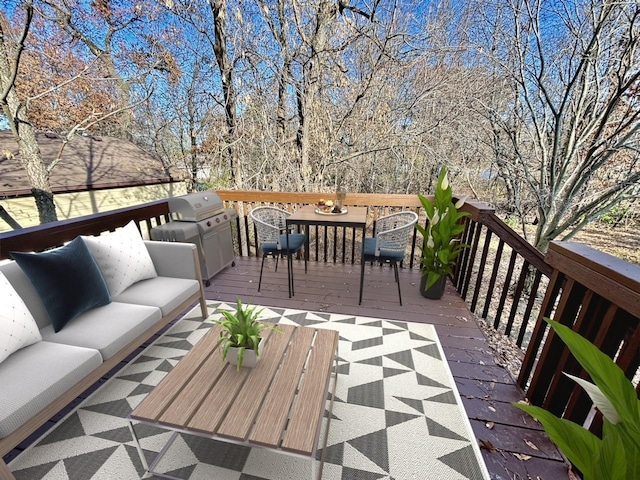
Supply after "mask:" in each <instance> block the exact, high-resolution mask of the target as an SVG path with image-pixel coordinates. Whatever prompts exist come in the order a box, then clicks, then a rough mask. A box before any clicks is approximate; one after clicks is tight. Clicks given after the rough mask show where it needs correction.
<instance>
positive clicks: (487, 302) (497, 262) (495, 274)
mask: <svg viewBox="0 0 640 480" xmlns="http://www.w3.org/2000/svg"><path fill="white" fill-rule="evenodd" d="M502 250H504V240H502V239H500V242H499V243H498V250H497V251H496V257H495V259H494V260H493V269H492V271H491V279H490V280H489V287H488V289H487V295H486V297H485V301H484V308H483V309H482V318H487V316H488V315H489V307H490V306H491V299H492V298H493V290H494V288H495V286H496V280H497V279H498V270H500V262H501V261H502Z"/></svg>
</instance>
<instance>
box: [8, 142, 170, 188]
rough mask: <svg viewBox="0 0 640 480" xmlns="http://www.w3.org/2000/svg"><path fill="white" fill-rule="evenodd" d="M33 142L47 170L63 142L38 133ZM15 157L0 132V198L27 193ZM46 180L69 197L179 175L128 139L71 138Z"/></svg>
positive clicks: (13, 145)
mask: <svg viewBox="0 0 640 480" xmlns="http://www.w3.org/2000/svg"><path fill="white" fill-rule="evenodd" d="M37 138H38V144H39V146H40V152H41V153H42V158H43V159H44V161H45V163H46V164H47V165H49V164H50V163H51V162H52V161H53V160H55V158H56V157H57V156H58V152H59V151H60V147H61V146H62V140H61V139H60V138H58V137H57V136H55V135H51V134H46V135H45V134H43V133H42V134H41V133H39V134H37ZM7 152H10V155H7ZM19 155H20V153H19V151H18V144H17V143H16V141H15V140H14V138H13V135H12V133H11V131H9V130H5V131H0V198H1V197H4V198H7V197H22V196H30V195H31V194H32V193H31V186H30V185H29V181H28V179H27V175H26V172H25V170H24V168H23V167H22V166H21V164H20V159H19ZM49 180H50V183H51V189H52V191H53V193H70V192H79V191H85V190H103V189H109V188H121V187H134V186H140V185H156V184H161V183H170V182H177V181H180V180H182V175H181V174H180V173H178V171H177V170H176V169H173V170H170V169H169V167H165V166H164V165H163V164H162V162H161V160H159V159H158V158H157V157H155V156H154V155H151V154H150V153H148V152H146V151H144V150H143V149H142V148H140V147H138V146H137V145H135V144H134V143H132V142H129V141H127V140H123V139H120V138H113V137H91V136H86V137H85V136H76V137H74V138H73V139H72V140H71V141H70V142H69V143H68V144H67V145H66V146H65V148H64V150H63V154H62V160H61V161H60V163H59V164H58V165H56V166H55V167H54V168H53V170H52V171H51V175H50V177H49Z"/></svg>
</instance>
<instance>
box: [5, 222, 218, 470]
mask: <svg viewBox="0 0 640 480" xmlns="http://www.w3.org/2000/svg"><path fill="white" fill-rule="evenodd" d="M130 225H131V226H132V227H131V226H127V227H125V228H124V229H122V230H123V231H125V230H126V229H127V228H129V233H131V228H134V229H135V228H136V227H135V225H134V224H130ZM117 232H118V231H116V232H114V234H116V233H117ZM114 234H111V238H115V239H116V242H115V243H116V244H117V245H116V246H115V250H116V252H115V255H114V252H113V247H114V246H113V245H112V244H109V243H108V241H109V235H106V237H107V241H103V240H101V239H103V237H104V236H101V237H89V238H88V239H87V238H86V237H82V239H81V238H80V237H78V238H77V239H76V240H74V241H73V242H71V243H70V244H69V245H71V244H76V245H75V246H80V245H78V243H83V244H84V246H82V248H83V250H82V252H84V251H85V250H86V247H93V248H89V249H88V250H89V252H90V253H91V254H92V255H93V257H94V259H95V260H96V264H97V265H98V266H99V267H100V270H101V271H102V273H103V274H104V280H105V283H106V284H107V286H108V287H109V291H110V293H111V295H110V298H108V301H106V302H105V301H99V302H98V305H101V306H95V307H92V308H89V309H87V310H86V311H84V312H82V313H79V314H77V315H76V316H73V313H72V318H71V319H68V320H67V323H66V324H64V325H63V326H61V327H60V325H57V324H56V322H57V321H58V320H59V319H57V318H56V317H57V312H56V311H54V310H52V308H53V307H51V305H49V303H48V302H50V301H51V299H47V298H45V300H44V303H43V298H44V297H43V295H45V294H46V292H44V291H43V290H42V285H39V284H38V281H39V280H38V281H36V283H35V285H34V278H33V272H31V271H30V267H29V265H28V262H27V263H26V264H25V263H24V258H25V257H28V258H26V260H27V261H31V260H32V259H34V258H35V259H36V260H37V258H36V257H37V256H38V254H14V255H13V256H14V258H16V259H17V260H18V261H11V262H8V263H5V264H2V265H0V282H4V283H0V297H1V296H2V295H4V299H3V301H4V304H5V305H6V304H7V302H18V303H20V305H22V306H23V307H25V306H26V309H28V312H26V313H25V315H27V316H29V317H31V316H32V317H33V318H30V319H31V322H32V323H33V321H34V320H35V324H37V327H36V326H35V325H34V326H33V330H34V332H33V334H34V335H35V337H37V338H35V339H34V343H31V344H29V345H27V346H24V347H22V348H20V347H18V350H17V351H14V352H12V353H10V354H8V356H6V358H4V360H2V358H1V356H2V351H0V454H1V455H5V454H6V453H8V452H10V451H11V450H12V449H13V448H15V447H16V446H17V445H19V444H20V442H22V441H23V440H24V439H25V438H27V437H28V436H29V435H30V434H32V433H33V432H34V431H36V430H37V429H38V428H39V427H40V426H41V425H43V424H44V423H45V422H47V421H48V420H49V419H50V418H51V417H52V416H53V415H55V414H56V413H57V412H59V411H60V410H61V409H62V408H64V407H65V406H66V405H67V404H69V403H70V402H71V401H73V400H74V399H75V398H76V397H77V396H78V395H79V394H81V393H82V392H83V391H84V390H86V389H87V388H88V387H90V386H91V385H92V384H94V383H95V382H96V381H97V380H99V379H100V378H101V377H102V376H104V375H105V374H106V373H107V372H109V371H110V370H111V369H112V368H113V367H114V366H116V365H117V364H118V363H120V362H121V361H122V360H123V359H125V358H126V357H128V356H129V355H130V354H131V353H132V352H134V351H135V350H136V349H137V348H138V347H139V346H140V345H141V344H143V343H144V342H145V341H146V340H148V339H149V338H150V337H152V336H153V334H155V333H156V332H158V331H159V330H160V329H162V327H164V326H165V325H166V324H167V323H169V322H170V321H171V320H173V319H175V318H176V317H177V316H178V315H179V314H180V313H181V312H183V311H184V310H185V309H186V308H187V307H189V306H191V305H192V304H193V303H195V302H197V301H198V300H199V301H200V306H201V310H202V314H203V318H206V316H207V306H206V301H205V298H204V290H203V288H202V279H201V273H200V266H199V261H198V257H197V255H198V254H197V251H196V248H195V246H194V245H192V244H187V243H177V242H153V241H144V242H143V241H142V238H138V242H139V245H137V247H138V248H139V249H140V248H142V250H143V251H142V252H140V251H138V252H136V251H135V247H131V246H130V245H128V244H127V242H128V241H129V240H131V235H129V240H125V241H124V243H123V242H120V244H119V242H118V241H119V240H122V238H119V237H118V236H117V235H115V236H114ZM135 235H138V236H139V233H138V232H137V231H135V234H134V236H135ZM96 238H97V239H98V240H96ZM133 241H134V242H135V241H136V240H135V238H134V239H133ZM100 242H102V243H100ZM69 245H67V246H69ZM142 245H143V247H141V246H142ZM62 248H65V247H62ZM118 248H120V250H121V251H120V252H118V251H117V250H118ZM82 252H81V255H79V256H82V255H84V253H82ZM123 252H124V253H125V254H131V257H132V258H131V259H130V260H133V261H136V260H137V259H138V257H146V258H147V259H148V258H149V257H150V261H151V262H152V263H153V267H149V268H151V271H152V272H153V270H155V271H154V272H153V273H152V274H149V273H148V272H142V273H141V272H140V270H139V269H138V270H136V271H135V272H134V275H133V277H131V276H129V277H128V278H129V279H128V280H126V281H125V283H128V282H130V281H131V279H132V278H133V279H134V280H136V278H135V277H136V275H137V276H138V277H140V276H142V277H143V278H144V277H145V276H146V277H147V278H144V279H142V280H138V281H134V283H132V284H131V285H125V284H123V283H122V278H120V279H118V278H114V272H109V268H110V267H109V265H108V264H109V262H112V263H113V261H114V258H113V257H114V256H115V257H117V256H118V254H122V253H123ZM45 253H47V252H45ZM101 255H102V263H101V262H100V258H99V257H100V256H101ZM19 257H21V258H19ZM77 257H78V254H77V253H76V252H73V255H70V254H69V255H67V256H65V257H63V261H62V265H64V263H65V262H68V264H69V265H68V267H67V269H66V270H67V271H66V272H65V271H58V272H56V275H57V276H58V277H61V278H59V279H58V283H59V284H65V283H69V281H70V280H69V279H70V278H71V280H73V278H72V277H73V276H74V275H83V273H84V272H83V271H81V270H80V269H83V268H84V267H82V266H80V267H79V266H78V265H77V264H76V262H77ZM21 260H22V262H21ZM56 261H58V262H59V263H60V258H58V259H57V260H56ZM117 262H120V263H122V258H120V259H118V258H116V263H117ZM105 265H106V267H105ZM58 266H60V265H58ZM25 267H28V268H26V271H27V272H29V274H30V275H31V276H28V275H27V274H26V273H25ZM91 268H93V267H92V266H91ZM91 268H89V270H91ZM53 270H54V271H55V266H54V267H53ZM109 275H111V278H108V276H109ZM115 276H116V277H117V274H116V275H115ZM64 277H67V278H64ZM98 281H99V279H98ZM114 281H115V283H114ZM7 282H8V283H7ZM118 282H120V283H119V285H116V284H117V283H118ZM71 283H73V282H72V281H71ZM81 283H82V284H80V285H75V286H74V287H73V288H72V292H73V298H74V299H77V298H78V297H80V296H84V297H87V296H91V295H92V292H91V291H89V294H87V293H83V292H82V289H83V288H85V287H86V285H87V284H89V283H90V281H89V280H86V281H84V280H83V282H81ZM114 285H115V287H114ZM123 286H124V287H125V288H122V287H123ZM12 287H13V288H12ZM49 287H50V288H55V287H56V286H55V285H53V286H51V285H49ZM89 288H93V287H91V286H89ZM98 290H100V289H99V288H98ZM120 290H122V291H120ZM76 292H77V294H76ZM113 293H115V295H114V294H113ZM15 294H17V295H18V296H19V297H20V298H21V300H22V301H24V304H22V303H21V302H20V301H19V300H17V299H16V298H14V297H15ZM11 295H13V297H12V296H11ZM61 295H62V296H64V293H63V294H61ZM45 296H46V295H45ZM0 300H2V299H0ZM80 300H82V299H80ZM54 301H55V299H54ZM67 303H68V302H67ZM45 305H46V306H45ZM62 307H63V308H66V306H65V305H62ZM85 307H86V305H85ZM2 308H3V307H2V305H0V316H2V314H3V312H2ZM6 309H7V307H6V306H5V312H4V318H0V321H4V322H5V326H6V325H7V323H11V320H10V319H9V320H7V318H8V317H10V316H11V314H12V312H13V311H14V310H16V309H17V311H19V310H20V308H19V306H18V307H16V308H14V309H13V310H11V311H10V312H9V313H7V310H6ZM23 310H24V309H23ZM29 312H30V314H31V315H29ZM52 319H53V320H52ZM14 323H19V321H18V322H14ZM5 330H6V329H5ZM36 330H37V331H36ZM56 330H57V331H56ZM1 334H2V332H1V331H0V335H1ZM5 334H6V331H5ZM5 336H6V335H5ZM40 337H41V340H40ZM0 340H1V338H0ZM30 341H32V340H29V342H30ZM27 343H28V342H27ZM5 344H6V342H5ZM2 348H3V344H2V343H0V350H1V349H2ZM5 353H6V352H5ZM10 475H11V474H10V472H9V470H8V468H7V466H6V465H5V464H4V462H3V461H2V460H1V459H0V479H4V478H12V477H11V476H10Z"/></svg>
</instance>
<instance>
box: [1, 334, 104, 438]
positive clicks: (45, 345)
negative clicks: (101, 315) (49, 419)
mask: <svg viewBox="0 0 640 480" xmlns="http://www.w3.org/2000/svg"><path fill="white" fill-rule="evenodd" d="M52 331H53V330H52ZM63 331H64V330H63ZM101 363H102V359H101V358H100V354H99V353H98V352H97V351H96V350H92V349H89V348H82V347H74V346H71V345H62V344H58V343H50V342H37V343H34V344H32V345H29V346H28V347H25V348H23V349H21V350H19V351H17V352H15V353H14V354H13V355H11V356H10V357H9V358H7V359H6V360H5V361H4V362H2V364H0V385H2V388H0V438H3V437H6V436H7V435H9V434H10V433H11V432H13V431H14V430H16V429H17V428H18V427H20V426H21V425H22V424H23V423H25V422H26V421H27V420H29V419H30V418H31V417H33V416H34V415H36V414H37V413H38V412H40V411H41V410H42V409H43V408H45V407H46V406H47V405H49V404H50V403H51V402H53V401H54V400H55V399H56V398H58V397H59V396H60V395H62V394H63V393H64V392H66V391H67V390H69V389H70V388H71V387H73V386H74V385H75V384H76V383H78V382H79V381H80V380H82V379H83V378H84V377H86V376H87V375H89V373H91V372H92V371H93V370H95V369H96V368H98V367H99V366H100V364H101Z"/></svg>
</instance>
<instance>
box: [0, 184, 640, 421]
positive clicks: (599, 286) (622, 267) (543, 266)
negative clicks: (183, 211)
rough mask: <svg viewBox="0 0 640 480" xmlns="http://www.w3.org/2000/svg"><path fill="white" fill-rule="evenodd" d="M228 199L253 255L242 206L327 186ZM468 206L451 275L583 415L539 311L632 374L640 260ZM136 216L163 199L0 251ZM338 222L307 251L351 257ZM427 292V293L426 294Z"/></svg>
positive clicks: (394, 200)
mask: <svg viewBox="0 0 640 480" xmlns="http://www.w3.org/2000/svg"><path fill="white" fill-rule="evenodd" d="M217 193H218V194H219V195H220V197H221V198H222V199H223V200H224V202H225V203H226V204H227V206H233V207H235V208H236V210H237V212H238V218H237V220H236V223H235V228H234V238H235V248H236V254H237V255H238V256H251V255H257V248H256V242H255V229H254V227H253V225H252V222H251V221H250V217H249V212H250V211H251V209H252V208H255V207H256V206H260V205H277V206H280V207H282V208H285V209H288V210H293V209H295V208H297V207H299V206H301V205H307V204H314V203H317V201H318V200H319V199H320V198H323V197H324V198H332V194H331V193H325V194H322V193H286V192H241V191H218V192H217ZM346 203H347V205H354V206H355V205H357V206H366V207H367V208H368V211H369V219H370V220H369V221H370V226H369V228H368V230H369V232H370V233H368V234H371V233H372V232H374V231H375V224H376V220H377V218H379V217H380V216H382V215H386V214H388V213H392V212H394V211H397V210H403V209H405V210H406V209H411V210H413V211H415V212H417V213H418V214H420V222H422V223H425V222H426V217H425V215H424V212H423V211H422V207H421V205H420V202H419V201H418V198H417V196H416V195H377V194H347V199H346ZM463 209H464V210H466V211H468V212H469V213H470V217H468V218H467V220H466V228H465V231H464V233H463V241H464V242H465V243H466V244H468V245H469V246H470V248H468V249H466V250H465V251H464V253H463V254H462V255H461V256H460V258H459V260H458V265H457V268H456V270H455V275H454V278H453V279H452V280H453V282H454V285H455V286H456V288H457V290H458V291H459V292H460V295H461V296H462V297H463V298H464V299H465V300H466V301H467V303H468V304H469V308H470V310H471V311H472V312H476V313H477V314H478V315H479V316H481V317H483V318H485V319H487V320H489V321H490V322H491V323H492V324H493V326H494V328H495V329H496V330H498V331H500V332H502V333H503V334H504V335H507V336H510V337H512V338H513V339H514V341H515V342H516V343H517V344H518V345H519V346H520V347H521V348H522V349H523V351H524V352H526V353H525V355H524V361H523V364H522V368H521V371H520V375H519V378H518V383H519V385H520V386H521V387H522V388H523V389H524V390H525V391H526V392H527V395H528V396H529V397H530V399H531V401H532V402H533V403H534V404H538V405H544V406H545V407H546V408H549V409H550V410H552V411H553V412H555V413H559V414H564V416H565V417H567V418H571V419H573V420H577V421H579V422H582V421H583V420H584V419H585V418H586V417H587V415H588V414H589V412H590V411H591V409H592V404H591V402H590V401H589V399H588V397H586V396H585V395H584V394H583V393H581V391H579V390H578V388H577V387H575V386H574V385H573V384H572V383H571V382H570V381H569V380H568V379H566V378H564V377H563V375H562V374H561V372H562V371H568V372H574V373H575V372H578V374H580V373H579V371H578V370H579V368H578V367H577V365H576V364H575V361H574V360H573V359H572V358H571V357H570V355H569V353H568V352H567V350H566V349H565V348H564V346H563V345H562V344H561V342H560V341H559V340H558V339H557V338H556V337H555V336H554V335H553V334H550V333H549V329H548V328H547V327H546V323H544V322H543V321H542V318H543V317H545V316H550V317H553V318H554V319H556V320H558V321H560V322H561V323H564V324H566V325H571V326H572V327H573V328H574V329H575V330H577V331H579V332H580V333H582V334H583V335H585V336H586V337H587V338H589V339H591V340H593V341H594V343H596V345H598V346H599V347H600V348H601V349H602V350H603V351H604V352H606V353H607V354H609V355H611V356H612V357H613V358H614V359H615V360H616V362H617V363H618V364H619V365H620V366H621V368H622V369H623V370H624V371H625V373H626V374H627V376H628V377H629V378H633V377H634V375H637V372H638V367H639V365H640V358H639V356H640V349H639V347H638V346H639V345H640V327H639V318H640V267H638V266H635V265H631V264H629V263H626V262H623V261H621V260H618V259H615V258H613V257H610V256H608V255H605V254H602V253H601V252H597V251H595V250H593V249H590V248H588V247H585V246H582V245H579V244H571V243H552V244H551V247H550V250H549V252H548V253H547V254H546V255H543V254H542V253H540V252H539V251H538V250H536V249H535V248H533V247H532V246H531V245H530V244H529V243H527V242H526V241H525V240H524V239H523V238H522V237H521V236H520V235H518V234H517V233H516V232H515V231H514V230H512V229H511V228H510V227H509V226H508V225H506V224H505V223H504V222H502V221H501V220H500V219H499V218H498V217H497V216H496V215H495V212H494V210H493V209H491V208H489V207H487V206H485V205H482V204H479V203H475V202H468V203H466V204H465V206H464V207H463ZM132 219H133V220H135V221H136V222H137V224H138V226H139V228H140V231H141V232H142V233H143V235H145V236H146V237H148V236H149V232H150V230H151V229H152V228H153V227H154V226H156V225H159V224H161V223H165V222H167V221H170V214H169V209H168V204H167V202H166V201H158V202H153V203H150V204H145V205H140V206H137V207H130V208H124V209H120V210H117V211H113V212H105V213H100V214H95V215H90V216H87V217H82V218H78V219H72V220H65V221H61V222H55V223H53V224H46V225H41V226H38V227H33V228H27V229H23V230H18V231H13V232H7V233H0V259H5V258H9V252H11V251H13V250H19V251H39V250H44V249H47V248H50V247H54V246H58V245H62V244H63V243H64V242H67V241H70V240H72V239H73V238H75V237H76V236H77V235H97V234H100V233H102V232H105V231H110V230H113V229H115V228H118V227H120V226H122V225H124V224H126V223H127V222H128V221H130V220H132ZM357 235H358V234H357V232H354V231H350V230H347V229H344V228H342V227H341V228H337V229H333V230H332V229H326V228H323V229H321V230H318V229H316V231H315V232H314V231H312V236H313V237H314V239H315V240H314V242H315V243H314V244H313V248H312V252H310V253H311V255H310V258H311V260H315V261H324V262H358V261H359V252H360V249H359V245H360V243H359V242H361V239H360V238H358V237H357ZM420 242H422V238H421V236H420V235H419V234H418V233H417V231H416V232H414V235H413V238H412V241H411V244H410V245H409V246H408V248H407V256H406V257H405V262H404V268H419V261H418V260H419V255H420V250H419V248H418V245H419V244H420ZM425 301H426V300H425ZM595 418H596V421H595V422H594V423H593V429H594V430H598V428H599V422H598V417H597V416H596V417H595Z"/></svg>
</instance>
